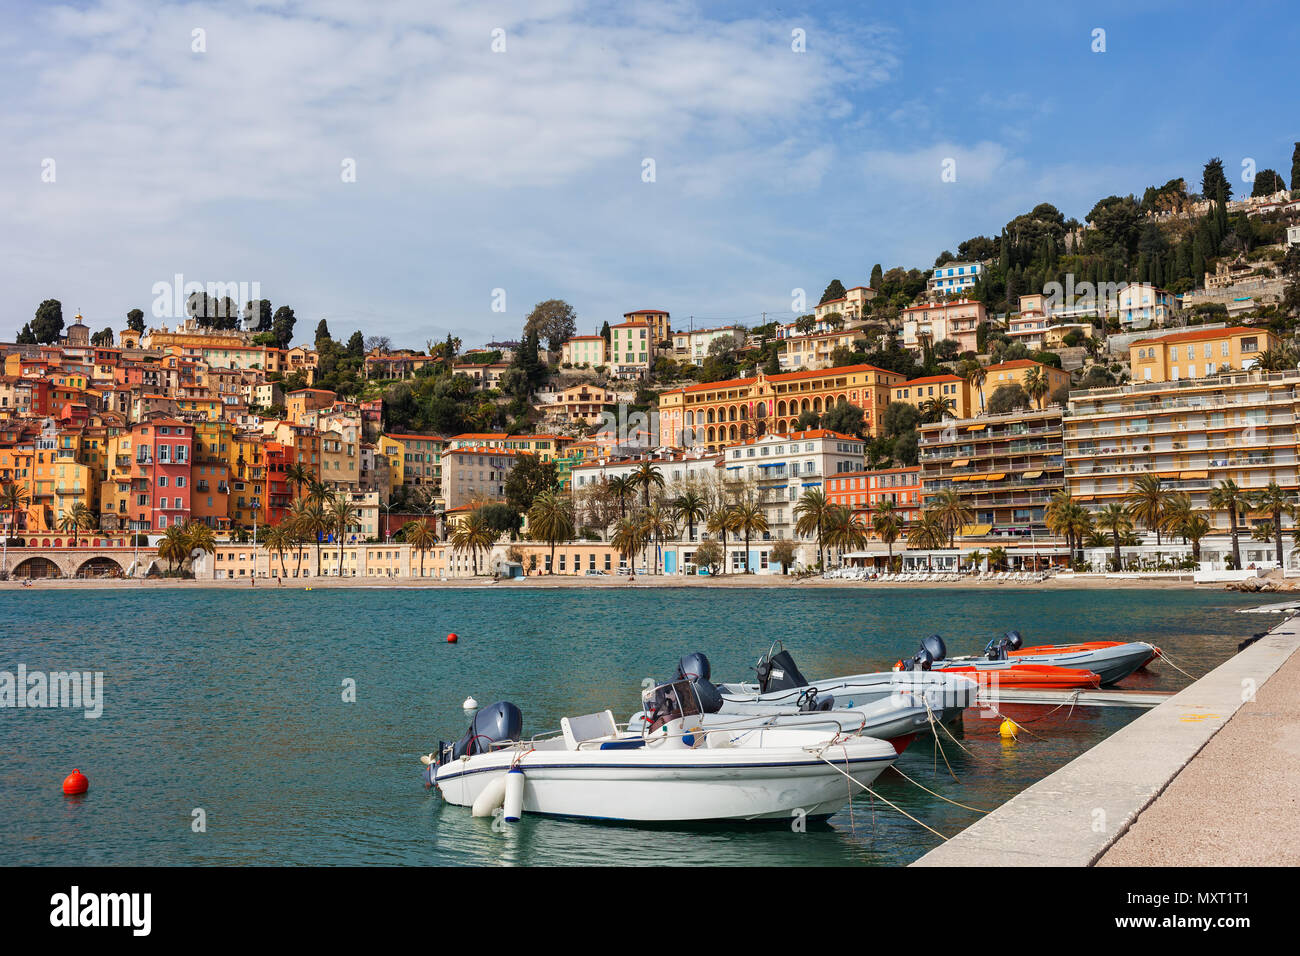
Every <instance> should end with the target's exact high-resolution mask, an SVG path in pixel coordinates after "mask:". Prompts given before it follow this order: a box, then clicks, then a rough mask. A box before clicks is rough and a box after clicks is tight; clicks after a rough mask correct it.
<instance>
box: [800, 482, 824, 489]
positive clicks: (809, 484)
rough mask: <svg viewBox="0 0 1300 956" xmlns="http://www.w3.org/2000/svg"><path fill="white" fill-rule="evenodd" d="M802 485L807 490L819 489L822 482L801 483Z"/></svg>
mask: <svg viewBox="0 0 1300 956" xmlns="http://www.w3.org/2000/svg"><path fill="white" fill-rule="evenodd" d="M800 484H802V485H803V486H804V487H805V488H817V487H819V486H820V485H821V482H820V481H804V482H800Z"/></svg>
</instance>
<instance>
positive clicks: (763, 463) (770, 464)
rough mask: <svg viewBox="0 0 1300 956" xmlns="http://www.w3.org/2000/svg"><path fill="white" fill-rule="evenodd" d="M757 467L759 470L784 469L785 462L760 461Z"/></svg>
mask: <svg viewBox="0 0 1300 956" xmlns="http://www.w3.org/2000/svg"><path fill="white" fill-rule="evenodd" d="M758 467H759V468H784V467H785V462H783V461H760V462H759V463H758Z"/></svg>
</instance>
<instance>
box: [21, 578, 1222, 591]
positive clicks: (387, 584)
mask: <svg viewBox="0 0 1300 956" xmlns="http://www.w3.org/2000/svg"><path fill="white" fill-rule="evenodd" d="M251 580H253V579H251V578H233V579H230V578H223V579H210V578H199V579H193V580H191V579H183V578H136V579H124V578H76V579H67V578H38V579H35V580H34V581H33V583H32V584H31V586H30V587H27V586H24V585H23V584H21V583H20V582H18V581H16V580H9V581H0V589H2V590H11V591H54V590H59V591H62V590H71V589H87V590H120V589H132V590H135V589H140V590H165V589H172V588H175V589H180V590H185V589H221V590H238V589H243V590H246V591H249V590H268V591H285V590H289V591H292V590H316V589H317V588H322V589H323V588H369V589H371V590H385V591H387V590H411V589H422V588H461V589H464V588H500V589H516V590H517V589H541V590H554V589H584V588H596V589H600V590H615V589H621V588H657V589H669V588H762V589H774V590H775V589H782V588H794V589H802V588H836V589H840V590H860V591H864V592H870V591H876V590H899V589H902V590H913V589H916V590H927V589H928V590H980V591H1008V592H1014V593H1019V592H1021V591H1024V590H1034V589H1038V590H1048V591H1080V590H1082V591H1113V590H1124V591H1130V590H1186V591H1222V590H1226V589H1225V588H1224V587H1223V585H1221V584H1196V583H1194V582H1193V581H1191V580H1186V579H1184V580H1169V581H1163V580H1160V579H1157V578H1129V579H1117V578H1104V577H1099V578H1086V577H1078V576H1076V577H1073V578H1058V577H1053V578H1048V579H1047V580H1045V581H1035V582H1010V581H1008V582H996V581H977V580H970V581H962V580H958V581H851V580H844V579H832V580H825V579H823V578H820V577H812V578H803V579H796V578H794V577H791V576H783V575H768V574H728V575H718V576H715V577H708V576H704V577H684V576H681V575H653V574H651V575H642V574H638V575H637V576H636V580H635V581H630V580H628V579H626V578H619V577H614V576H611V577H585V576H577V575H563V574H557V575H538V576H535V577H528V578H513V579H508V580H501V581H493V580H492V579H491V578H486V577H478V578H472V577H469V578H447V579H446V580H442V579H441V578H349V577H343V578H339V577H330V576H322V577H319V578H313V577H307V578H257V579H256V580H257V584H256V585H255V586H254V585H252V584H250V583H249V582H250V581H251ZM280 580H283V581H285V582H286V583H285V584H277V583H276V582H277V581H280Z"/></svg>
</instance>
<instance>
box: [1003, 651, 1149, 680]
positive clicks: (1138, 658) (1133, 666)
mask: <svg viewBox="0 0 1300 956" xmlns="http://www.w3.org/2000/svg"><path fill="white" fill-rule="evenodd" d="M1156 653H1157V651H1156V648H1155V645H1153V644H1148V643H1146V642H1145V641H1130V642H1123V643H1122V642H1118V641H1092V642H1089V643H1085V644H1059V645H1044V646H1041V647H1025V648H1021V649H1020V650H1018V651H1012V652H1011V653H1010V654H1009V655H1008V656H1009V657H1010V658H1011V659H1012V660H1014V661H1018V662H1020V663H1025V664H1053V665H1055V666H1058V667H1077V668H1079V669H1081V670H1088V671H1092V672H1093V673H1094V674H1096V675H1097V676H1098V677H1100V678H1101V683H1102V686H1103V687H1106V686H1109V685H1111V684H1116V683H1119V682H1120V681H1122V680H1123V679H1124V678H1125V677H1128V676H1129V675H1130V674H1132V673H1133V672H1134V671H1137V670H1140V669H1141V668H1143V667H1144V666H1146V664H1147V663H1148V662H1149V661H1150V660H1151V659H1152V658H1154V657H1155V656H1156Z"/></svg>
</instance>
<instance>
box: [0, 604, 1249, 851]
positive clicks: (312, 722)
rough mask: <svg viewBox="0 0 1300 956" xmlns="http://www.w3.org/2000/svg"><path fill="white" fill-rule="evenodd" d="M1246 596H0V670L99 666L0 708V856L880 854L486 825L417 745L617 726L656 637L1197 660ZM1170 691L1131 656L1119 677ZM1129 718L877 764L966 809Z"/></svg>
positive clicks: (867, 658)
mask: <svg viewBox="0 0 1300 956" xmlns="http://www.w3.org/2000/svg"><path fill="white" fill-rule="evenodd" d="M1257 603H1259V599H1258V598H1257V597H1251V596H1248V595H1237V594H1233V593H1231V592H1218V591H1216V592H1204V591H1202V592H1191V591H1160V590H1151V591H1145V590H1123V591H1116V592H1112V593H1103V592H1096V591H1091V592H1089V591H1079V592H1071V591H1034V590H1029V589H1022V588H1005V589H1001V590H988V591H971V590H952V591H942V590H916V591H908V590H900V589H880V590H872V589H870V588H865V587H864V588H854V589H845V590H825V589H816V590H813V589H803V590H797V591H795V590H783V589H735V588H717V589H691V590H662V589H652V588H644V589H641V588H626V589H625V588H619V589H609V590H603V589H581V590H526V591H525V590H506V589H504V588H503V589H495V588H492V587H490V586H489V587H479V588H466V589H456V590H449V589H393V588H375V589H348V590H334V589H320V590H313V591H304V590H300V589H293V590H289V589H285V590H272V589H260V588H259V589H258V590H256V591H252V590H251V589H250V590H249V591H233V590H218V589H208V590H189V589H187V590H183V591H180V590H178V591H167V590H161V589H158V590H156V589H150V590H148V591H134V590H130V589H122V590H97V591H41V590H40V589H39V588H38V589H34V590H31V591H5V592H3V593H0V622H3V633H4V641H3V653H2V654H0V670H8V671H10V672H13V671H14V670H15V669H16V667H17V665H18V664H20V663H22V664H25V665H26V666H27V668H28V670H29V671H33V670H42V671H62V670H89V671H102V672H103V673H104V682H105V683H104V697H105V702H104V711H103V716H102V717H100V718H99V719H97V720H86V719H84V718H83V717H82V715H81V712H80V711H71V710H32V709H9V708H5V709H0V864H76V865H85V864H92V865H93V864H164V865H166V864H307V865H329V864H453V865H454V864H644V863H646V862H664V863H677V864H713V865H756V864H798V865H828V864H830V865H834V864H845V863H868V864H899V863H906V862H908V861H911V860H913V859H915V858H916V857H917V856H919V855H920V854H922V853H923V852H925V851H926V850H928V849H929V848H931V847H932V846H933V845H935V844H936V843H937V842H939V841H938V838H937V837H935V836H934V835H932V834H930V833H927V832H926V831H925V830H923V829H921V828H919V827H918V826H916V825H915V824H914V823H912V822H910V821H908V820H906V819H905V818H903V817H901V816H899V815H898V814H897V813H895V812H894V811H893V810H890V809H889V808H887V807H885V806H884V805H883V804H880V803H876V804H875V806H874V807H873V805H872V801H871V800H870V799H869V798H865V797H864V798H861V799H857V800H855V801H854V803H853V807H852V811H851V812H850V811H849V810H848V809H846V810H844V811H842V812H841V813H839V814H837V815H836V816H835V817H833V818H832V819H831V821H830V822H829V824H826V825H824V826H820V827H813V828H810V829H809V830H808V832H806V833H795V832H792V831H791V830H789V829H786V828H783V827H782V828H775V829H774V828H770V827H768V828H761V829H752V828H745V827H731V828H725V829H716V828H701V827H694V828H681V829H671V828H668V829H664V828H659V829H654V830H643V829H637V828H634V827H629V826H618V825H610V824H585V823H579V822H572V821H565V820H552V819H541V818H535V817H534V818H525V820H524V821H523V822H522V823H520V824H519V825H517V826H513V827H506V828H504V829H505V832H500V828H498V829H494V828H493V827H492V825H491V821H488V820H475V819H472V818H471V817H470V814H469V811H468V810H466V809H464V808H460V807H453V806H447V805H444V804H443V803H442V801H441V799H440V798H439V796H438V795H437V792H436V791H426V790H425V789H424V788H423V786H422V784H421V781H420V771H421V769H422V768H421V766H420V764H419V762H418V755H419V754H421V753H425V752H428V751H430V750H432V749H433V747H434V746H435V744H436V741H437V740H438V739H439V738H440V737H441V738H447V739H451V738H454V737H459V736H460V735H461V734H462V733H463V732H464V730H465V727H466V726H467V723H468V718H467V717H466V716H465V715H464V714H463V713H462V712H461V702H462V701H463V700H464V699H465V698H466V697H467V696H471V695H472V696H474V697H475V698H477V699H478V701H479V702H480V703H482V704H487V703H489V702H491V701H495V700H499V699H507V700H511V701H514V702H515V703H516V704H518V705H519V706H520V708H522V710H523V713H524V729H525V733H528V734H532V733H536V732H539V731H542V730H547V729H552V728H556V727H558V723H559V718H560V717H562V716H565V715H568V714H584V713H590V712H593V711H597V710H603V709H605V708H607V707H608V708H611V709H613V711H614V713H615V715H616V717H618V719H620V720H625V719H626V718H627V716H628V714H630V713H631V712H632V711H634V710H636V709H637V705H638V690H639V687H640V685H641V682H642V680H643V679H644V678H647V677H649V678H656V679H659V678H666V677H668V676H669V675H670V674H671V671H672V669H673V666H674V665H675V663H676V661H677V658H678V656H679V655H681V654H682V653H685V652H687V651H692V650H702V651H704V652H705V653H707V654H708V655H709V658H710V659H711V661H712V662H713V672H714V679H715V680H739V679H744V678H746V677H748V676H749V675H750V674H752V670H751V668H752V666H753V664H754V662H755V661H756V660H757V658H758V657H759V655H760V654H761V653H762V652H763V651H764V650H765V649H766V648H767V646H768V645H769V643H770V642H771V641H773V640H774V639H780V640H782V641H783V642H784V643H785V645H786V647H787V649H789V650H791V652H792V653H793V654H794V657H795V660H796V661H797V663H798V664H799V666H800V668H801V670H802V671H803V672H804V674H805V675H807V676H808V677H809V678H820V677H829V676H835V675H840V674H847V673H857V672H862V671H866V670H873V669H884V668H887V667H888V666H889V665H891V664H893V662H894V661H895V660H897V659H898V658H900V657H902V656H904V655H910V654H911V653H912V652H914V650H915V649H916V647H917V644H918V642H919V641H920V639H921V638H923V637H924V636H926V635H927V634H930V633H939V634H941V635H942V636H943V637H944V639H945V640H946V641H947V643H948V646H949V648H950V651H951V652H952V653H962V652H977V651H979V650H980V649H982V648H983V646H984V644H985V643H986V641H987V640H988V639H989V638H991V637H993V636H995V635H997V634H1000V633H1001V632H1003V631H1005V630H1007V629H1009V628H1018V629H1019V630H1020V631H1021V632H1022V633H1023V635H1024V636H1025V639H1026V642H1028V643H1040V642H1041V643H1047V642H1053V643H1055V642H1063V641H1075V640H1085V639H1119V640H1130V639H1143V640H1153V641H1155V642H1156V643H1158V644H1160V645H1161V646H1162V647H1163V648H1164V649H1165V650H1166V651H1167V652H1169V654H1170V656H1171V659H1172V660H1173V661H1175V662H1176V663H1178V664H1179V665H1180V666H1181V667H1183V668H1185V669H1186V670H1188V671H1190V672H1192V673H1194V674H1197V675H1199V674H1202V673H1204V672H1205V671H1206V670H1208V669H1210V668H1211V667H1213V666H1214V665H1216V664H1218V663H1220V662H1222V661H1223V660H1224V659H1225V658H1227V657H1228V656H1230V655H1231V654H1232V653H1233V652H1234V651H1235V648H1236V645H1237V642H1238V641H1240V640H1241V639H1242V638H1243V637H1246V636H1248V635H1249V634H1251V633H1252V632H1255V631H1258V630H1260V629H1261V627H1263V626H1266V625H1267V623H1268V622H1267V621H1266V620H1265V619H1262V618H1260V617H1259V616H1256V615H1242V614H1236V613H1234V609H1235V608H1237V607H1242V606H1246V605H1250V604H1257ZM450 631H455V632H456V633H457V634H458V635H459V637H460V642H459V643H458V644H456V645H449V644H447V643H446V635H447V633H448V632H450ZM346 681H355V687H356V701H355V703H345V702H344V701H343V694H344V684H345V682H346ZM1186 683H1187V679H1186V678H1184V677H1183V676H1182V675H1180V674H1178V673H1177V672H1175V671H1174V670H1173V669H1171V668H1170V667H1169V666H1167V665H1166V664H1163V663H1157V664H1156V665H1155V666H1154V667H1153V669H1152V671H1151V672H1150V673H1146V672H1142V673H1139V674H1136V675H1134V677H1133V678H1130V680H1128V681H1126V682H1125V685H1124V686H1126V687H1133V688H1147V689H1153V690H1169V689H1176V688H1179V687H1181V686H1184V685H1185V684H1186ZM1007 710H1008V712H1009V713H1012V715H1013V716H1018V717H1024V718H1026V719H1028V720H1033V719H1034V718H1035V717H1038V716H1041V714H1042V710H1041V709H1040V710H1035V709H1033V708H1023V707H1022V708H1020V709H1018V710H1014V709H1011V708H1007ZM1137 714H1138V712H1137V711H1134V710H1129V709H1123V710H1120V709H1095V708H1094V709H1089V708H1076V709H1075V710H1074V711H1073V712H1072V713H1068V712H1067V711H1064V710H1062V711H1059V712H1057V713H1055V714H1053V715H1051V716H1049V717H1044V718H1042V719H1039V720H1037V721H1036V722H1034V723H1032V724H1028V725H1027V726H1029V727H1030V728H1032V730H1033V732H1034V734H1035V735H1037V736H1036V737H1028V736H1022V739H1021V740H1020V741H1019V742H1016V743H1011V744H1004V743H1003V742H1002V741H1000V740H999V738H998V737H997V734H996V729H997V728H996V724H995V722H994V721H991V720H983V719H977V718H972V717H969V716H968V717H967V719H966V721H965V724H964V728H963V729H962V730H959V731H958V732H957V733H958V735H959V737H960V738H961V740H962V742H963V744H964V746H965V747H967V748H968V749H969V750H970V751H971V754H970V755H967V754H966V753H964V752H962V750H960V749H959V748H958V747H956V746H955V745H953V744H952V743H951V742H950V741H949V742H948V744H947V747H946V755H947V760H948V762H949V763H950V764H951V769H952V773H951V774H950V772H949V770H948V768H947V767H946V766H945V761H944V759H943V757H942V756H941V755H940V754H938V753H937V752H936V749H935V747H934V744H933V741H932V740H931V741H918V742H917V743H915V744H914V745H913V746H912V748H911V749H910V750H909V751H908V752H907V753H906V754H905V755H904V757H903V759H902V760H901V761H900V764H899V766H900V767H901V768H902V769H903V770H904V771H905V772H906V773H907V774H908V775H910V776H912V777H914V778H915V779H916V780H918V781H920V782H921V783H923V784H924V785H925V786H927V787H929V788H930V789H932V790H935V791H937V792H939V793H942V794H944V795H945V796H947V797H949V798H950V799H953V800H957V801H959V802H960V803H964V804H968V805H970V806H974V807H980V808H993V807H996V806H997V805H999V804H1000V803H1002V802H1004V801H1005V800H1007V799H1008V798H1010V797H1011V796H1013V795H1014V794H1015V793H1017V792H1019V791H1020V790H1021V789H1023V788H1024V787H1025V786H1027V785H1028V784H1030V783H1032V782H1034V781H1036V780H1038V779H1040V778H1041V777H1043V776H1044V775H1045V774H1047V773H1049V772H1051V771H1052V770H1054V769H1055V768H1057V767H1059V766H1061V765H1062V764H1064V763H1065V762H1067V761H1068V760H1070V759H1071V758H1072V757H1074V756H1076V755H1077V754H1079V753H1081V752H1082V751H1084V750H1086V749H1088V748H1089V747H1090V746H1092V745H1093V744H1094V743H1096V742H1097V741H1098V740H1100V739H1102V738H1103V737H1105V736H1106V735H1108V734H1110V733H1112V732H1113V731H1115V730H1116V729H1118V728H1119V727H1121V726H1123V725H1124V724H1125V723H1127V722H1128V721H1130V720H1132V719H1133V718H1134V717H1135V716H1137ZM1039 738H1042V739H1039ZM73 767H78V768H80V769H81V770H82V771H83V772H84V773H85V774H86V775H87V776H88V777H89V778H90V783H91V789H90V792H89V793H88V794H87V795H86V796H84V797H81V798H66V797H64V796H63V795H62V794H61V792H60V790H59V785H60V782H61V781H62V779H63V777H64V776H65V775H66V774H67V773H69V772H70V771H71V770H72V768H73ZM954 775H955V777H956V779H954ZM875 789H877V790H878V791H879V792H880V794H881V795H882V796H884V797H886V798H888V799H889V800H891V801H893V802H894V803H897V804H898V805H900V806H902V807H904V808H905V809H907V811H908V812H909V813H911V814H913V815H914V816H917V817H918V818H920V819H922V820H924V821H926V823H928V824H929V825H930V826H932V827H934V828H935V829H936V830H939V831H940V832H942V833H945V834H949V835H950V834H953V833H956V832H957V831H959V830H961V829H962V828H963V827H965V826H966V825H968V824H969V823H971V822H973V821H974V819H975V818H976V817H977V814H975V813H973V812H971V811H969V810H964V809H961V808H958V807H955V806H952V805H951V804H947V803H944V802H942V801H940V800H937V799H936V798H934V797H932V796H929V795H928V794H926V793H924V792H923V791H921V790H919V789H917V788H916V787H914V786H913V785H912V784H911V783H909V782H907V781H905V780H904V779H903V778H902V777H900V776H898V775H897V774H894V773H892V772H890V773H887V774H886V775H885V776H883V777H881V778H880V780H879V781H877V784H876V785H875ZM196 809H201V810H202V811H203V816H204V817H205V818H206V832H194V828H193V826H192V823H193V821H194V820H195V819H196V816H195V813H194V811H195V810H196Z"/></svg>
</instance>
